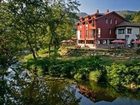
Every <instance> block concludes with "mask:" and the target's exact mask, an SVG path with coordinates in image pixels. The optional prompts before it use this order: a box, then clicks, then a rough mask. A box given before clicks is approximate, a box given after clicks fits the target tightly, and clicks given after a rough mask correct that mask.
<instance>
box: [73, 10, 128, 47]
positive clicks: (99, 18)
mask: <svg viewBox="0 0 140 105" xmlns="http://www.w3.org/2000/svg"><path fill="white" fill-rule="evenodd" d="M124 21H126V20H125V19H124V18H123V17H121V16H120V15H118V14H117V13H116V12H109V10H107V12H106V13H99V10H97V12H96V13H95V14H93V15H88V16H85V17H81V18H80V20H79V22H78V23H77V24H76V27H77V45H78V46H80V47H90V48H96V47H98V45H102V44H105V45H106V44H110V42H111V41H112V40H114V39H116V34H115V28H116V26H117V25H118V24H120V23H122V22H124Z"/></svg>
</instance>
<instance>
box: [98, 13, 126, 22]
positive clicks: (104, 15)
mask: <svg viewBox="0 0 140 105" xmlns="http://www.w3.org/2000/svg"><path fill="white" fill-rule="evenodd" d="M110 14H115V15H116V16H118V17H120V18H121V19H123V20H124V21H127V20H126V19H125V18H124V17H122V16H121V15H119V14H117V13H116V12H115V11H112V12H109V13H107V14H104V15H103V16H100V17H98V18H97V19H100V18H103V17H104V16H107V15H110Z"/></svg>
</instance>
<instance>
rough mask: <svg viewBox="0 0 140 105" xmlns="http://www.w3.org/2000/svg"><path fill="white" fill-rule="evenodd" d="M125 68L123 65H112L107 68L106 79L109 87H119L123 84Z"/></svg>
mask: <svg viewBox="0 0 140 105" xmlns="http://www.w3.org/2000/svg"><path fill="white" fill-rule="evenodd" d="M125 69H126V66H125V65H123V64H112V65H111V66H107V67H106V70H107V79H108V82H109V83H110V84H111V85H115V86H121V85H122V84H123V82H124V76H125V74H124V73H123V71H125Z"/></svg>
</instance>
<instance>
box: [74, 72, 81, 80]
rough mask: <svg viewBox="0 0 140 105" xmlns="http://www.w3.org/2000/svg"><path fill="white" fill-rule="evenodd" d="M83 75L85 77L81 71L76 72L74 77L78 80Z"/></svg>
mask: <svg viewBox="0 0 140 105" xmlns="http://www.w3.org/2000/svg"><path fill="white" fill-rule="evenodd" d="M82 77H83V74H81V73H76V74H75V75H74V79H76V80H81V79H82Z"/></svg>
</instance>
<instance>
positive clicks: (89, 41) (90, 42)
mask: <svg viewBox="0 0 140 105" xmlns="http://www.w3.org/2000/svg"><path fill="white" fill-rule="evenodd" d="M86 44H94V41H93V40H87V41H86Z"/></svg>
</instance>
